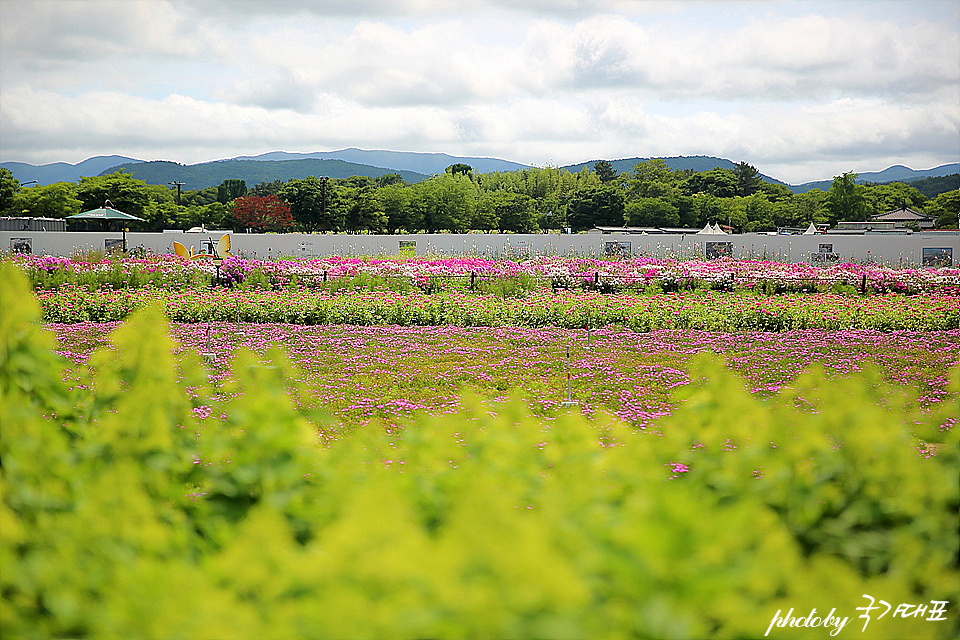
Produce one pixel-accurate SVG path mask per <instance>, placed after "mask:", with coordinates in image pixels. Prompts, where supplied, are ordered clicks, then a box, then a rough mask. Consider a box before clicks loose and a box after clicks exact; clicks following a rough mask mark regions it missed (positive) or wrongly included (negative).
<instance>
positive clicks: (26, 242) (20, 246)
mask: <svg viewBox="0 0 960 640" xmlns="http://www.w3.org/2000/svg"><path fill="white" fill-rule="evenodd" d="M10 251H11V252H13V253H33V238H10Z"/></svg>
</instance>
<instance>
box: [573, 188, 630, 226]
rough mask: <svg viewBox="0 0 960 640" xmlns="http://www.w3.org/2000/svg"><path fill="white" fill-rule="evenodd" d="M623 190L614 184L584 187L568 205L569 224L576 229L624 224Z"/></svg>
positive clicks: (574, 194) (575, 193)
mask: <svg viewBox="0 0 960 640" xmlns="http://www.w3.org/2000/svg"><path fill="white" fill-rule="evenodd" d="M624 208H625V201H624V196H623V192H622V191H621V190H619V189H617V188H616V187H613V186H609V185H608V186H601V187H583V188H581V189H578V190H577V191H576V192H574V193H573V196H572V197H571V199H570V203H569V204H568V205H567V225H568V226H570V227H571V228H572V229H573V230H574V231H583V230H585V229H590V228H592V227H596V226H611V227H620V226H623V215H624Z"/></svg>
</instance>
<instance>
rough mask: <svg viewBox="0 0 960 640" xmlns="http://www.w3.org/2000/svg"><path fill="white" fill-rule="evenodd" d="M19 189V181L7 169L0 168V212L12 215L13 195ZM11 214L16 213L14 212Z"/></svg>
mask: <svg viewBox="0 0 960 640" xmlns="http://www.w3.org/2000/svg"><path fill="white" fill-rule="evenodd" d="M19 191H20V181H19V180H17V179H16V178H14V177H13V172H12V171H10V170H9V169H5V168H0V214H2V215H12V214H11V211H12V209H11V206H12V205H13V196H15V195H16V194H17V193H19ZM13 215H16V214H15V212H14V213H13Z"/></svg>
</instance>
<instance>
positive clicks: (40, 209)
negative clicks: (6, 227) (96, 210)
mask: <svg viewBox="0 0 960 640" xmlns="http://www.w3.org/2000/svg"><path fill="white" fill-rule="evenodd" d="M82 206H83V203H82V202H81V201H80V200H78V199H77V185H75V184H73V183H72V182H54V183H53V184H48V185H46V186H32V187H26V188H23V189H20V190H19V191H17V192H16V193H15V194H14V195H13V197H12V199H11V201H10V204H9V213H10V215H14V216H24V217H35V218H66V217H67V216H72V215H74V214H76V213H80V211H81V207H82ZM97 206H103V202H101V203H100V204H99V205H97Z"/></svg>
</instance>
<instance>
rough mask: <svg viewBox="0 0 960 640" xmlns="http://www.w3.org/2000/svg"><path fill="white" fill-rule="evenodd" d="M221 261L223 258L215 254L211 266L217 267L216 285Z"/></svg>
mask: <svg viewBox="0 0 960 640" xmlns="http://www.w3.org/2000/svg"><path fill="white" fill-rule="evenodd" d="M222 263H223V258H221V257H220V256H217V257H215V258H214V259H213V266H215V267H216V268H217V286H218V287H219V286H220V265H221V264H222Z"/></svg>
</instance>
